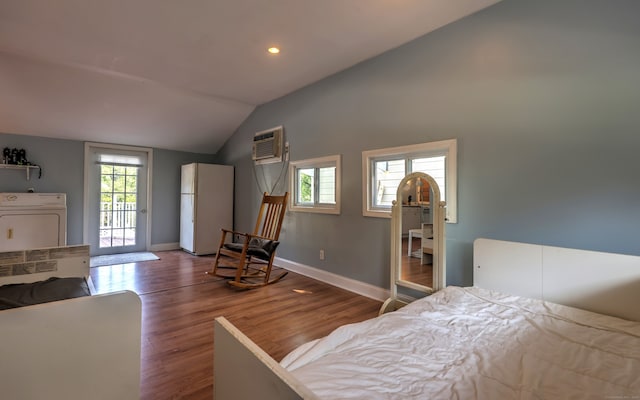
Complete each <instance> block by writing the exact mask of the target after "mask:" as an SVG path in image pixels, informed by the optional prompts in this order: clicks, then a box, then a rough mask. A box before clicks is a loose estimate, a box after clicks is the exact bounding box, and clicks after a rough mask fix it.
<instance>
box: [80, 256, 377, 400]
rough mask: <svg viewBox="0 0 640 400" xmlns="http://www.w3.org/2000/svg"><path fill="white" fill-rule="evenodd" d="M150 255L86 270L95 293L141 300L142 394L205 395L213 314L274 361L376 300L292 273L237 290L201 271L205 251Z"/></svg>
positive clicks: (365, 315) (206, 265) (368, 313)
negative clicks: (133, 294) (120, 294)
mask: <svg viewBox="0 0 640 400" xmlns="http://www.w3.org/2000/svg"><path fill="white" fill-rule="evenodd" d="M155 254H156V255H157V256H158V257H160V260H156V261H144V262H138V263H131V264H123V265H114V266H105V267H96V268H92V269H91V278H92V280H93V284H94V286H95V288H96V290H97V292H98V293H106V292H111V291H117V290H132V291H134V292H136V293H137V294H138V295H139V296H140V298H141V299H142V348H141V350H142V356H141V389H140V392H141V398H142V399H149V400H151V399H154V400H156V399H208V400H209V399H211V398H212V396H213V341H214V337H213V320H214V318H216V317H218V316H225V317H226V318H227V319H228V320H229V321H230V322H231V323H233V324H234V325H235V326H237V327H238V328H239V329H240V330H242V331H243V332H244V333H245V334H246V335H247V336H248V337H249V338H251V339H252V340H253V341H254V342H255V343H256V344H257V345H258V346H260V347H261V348H262V349H264V350H265V351H266V352H267V353H268V354H269V355H271V356H272V357H273V358H275V359H276V360H278V361H279V360H281V359H282V357H284V356H285V355H286V354H287V353H289V352H290V351H291V350H293V349H294V348H296V347H297V346H299V345H301V344H302V343H305V342H307V341H309V340H313V339H316V338H319V337H322V336H325V335H327V334H329V333H330V332H331V331H332V330H333V329H335V328H337V327H338V326H340V325H344V324H348V323H352V322H358V321H362V320H365V319H369V318H372V317H374V316H376V315H377V313H378V310H379V308H380V305H381V303H380V302H378V301H375V300H372V299H369V298H367V297H363V296H359V295H356V294H354V293H351V292H348V291H346V290H342V289H339V288H336V287H333V286H331V285H327V284H325V283H322V282H319V281H316V280H314V279H310V278H307V277H304V276H302V275H298V274H295V273H293V272H289V274H288V275H287V276H285V277H284V278H283V279H282V280H280V281H279V282H277V283H275V284H272V285H269V286H266V287H262V288H259V289H252V290H245V291H239V290H237V289H234V288H231V287H230V286H229V285H227V284H226V282H225V280H224V279H221V278H217V277H212V276H209V275H205V271H208V270H209V269H211V265H212V261H213V257H210V256H200V257H196V256H192V255H190V254H187V253H185V252H182V251H163V252H155ZM116 368H117V367H116ZM247 382H248V384H250V377H248V380H247Z"/></svg>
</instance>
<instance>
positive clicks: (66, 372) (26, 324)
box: [0, 246, 142, 400]
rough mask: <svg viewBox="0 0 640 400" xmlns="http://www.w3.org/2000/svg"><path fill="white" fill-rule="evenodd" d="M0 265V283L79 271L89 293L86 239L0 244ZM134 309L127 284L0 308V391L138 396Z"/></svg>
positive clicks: (33, 395)
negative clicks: (3, 248) (20, 247)
mask: <svg viewBox="0 0 640 400" xmlns="http://www.w3.org/2000/svg"><path fill="white" fill-rule="evenodd" d="M26 252H32V254H31V256H38V259H39V261H38V262H42V260H44V259H45V258H46V257H51V258H46V260H45V261H44V262H45V264H42V268H40V267H36V266H34V265H30V264H29V263H31V261H25V259H22V261H20V260H21V258H20V257H23V256H25V254H26ZM34 252H38V253H34ZM9 253H11V254H9ZM19 253H23V254H22V255H21V254H19ZM27 258H29V256H27ZM32 258H33V257H32ZM53 261H55V266H53ZM33 262H34V263H35V262H36V261H33ZM47 263H48V264H47ZM16 265H17V266H16ZM47 265H48V266H47ZM14 266H15V268H14ZM38 269H44V270H45V271H42V272H38ZM11 270H14V271H18V273H17V274H10V272H11ZM0 271H3V272H4V274H3V275H5V276H2V277H0V285H4V284H9V283H29V282H35V281H40V280H46V279H48V278H49V277H79V276H83V277H85V278H87V283H88V284H89V287H90V290H91V291H92V293H94V289H93V285H91V280H90V279H89V251H88V246H63V247H56V248H50V249H38V250H26V251H23V252H3V253H0ZM141 316H142V306H141V302H140V299H139V297H138V296H137V295H136V294H135V293H133V292H129V291H124V292H116V293H109V294H104V295H94V296H87V297H79V298H75V299H69V300H63V301H55V302H51V303H44V304H38V305H33V306H27V307H20V308H14V309H9V310H3V311H0V339H1V340H0V355H1V360H0V377H1V381H2V384H1V385H0V397H2V398H7V399H55V400H58V399H59V400H63V399H64V400H69V399H87V398H91V399H105V400H106V399H132V400H133V399H139V398H140V337H141V336H140V334H141Z"/></svg>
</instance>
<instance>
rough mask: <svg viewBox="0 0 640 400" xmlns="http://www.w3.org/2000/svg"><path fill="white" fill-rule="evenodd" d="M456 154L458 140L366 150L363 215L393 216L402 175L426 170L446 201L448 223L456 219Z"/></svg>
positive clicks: (364, 159)
mask: <svg viewBox="0 0 640 400" xmlns="http://www.w3.org/2000/svg"><path fill="white" fill-rule="evenodd" d="M456 153H457V140H456V139H451V140H443V141H440V142H429V143H422V144H417V145H411V146H401V147H392V148H386V149H378V150H369V151H363V152H362V164H363V165H362V175H363V176H362V180H363V189H362V190H363V205H362V210H363V211H362V213H363V215H365V216H370V217H387V218H388V217H390V211H391V205H392V202H393V201H394V200H395V199H396V191H397V189H398V184H400V181H401V180H402V178H404V177H405V175H407V174H410V173H412V172H424V173H426V174H429V175H431V177H433V179H435V181H436V182H437V183H438V187H439V188H440V197H441V200H444V201H446V202H447V208H446V212H447V214H446V219H447V222H456V221H457V193H456V181H457V172H456Z"/></svg>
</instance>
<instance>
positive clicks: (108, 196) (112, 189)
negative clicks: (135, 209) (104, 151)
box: [100, 165, 138, 204]
mask: <svg viewBox="0 0 640 400" xmlns="http://www.w3.org/2000/svg"><path fill="white" fill-rule="evenodd" d="M100 179H101V185H100V201H101V202H102V203H114V204H115V203H125V202H126V203H134V204H135V203H136V197H137V191H138V168H137V167H121V166H111V165H102V166H101V170H100Z"/></svg>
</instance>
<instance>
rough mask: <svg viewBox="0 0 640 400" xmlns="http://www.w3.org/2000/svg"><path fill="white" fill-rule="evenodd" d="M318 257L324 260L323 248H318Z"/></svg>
mask: <svg viewBox="0 0 640 400" xmlns="http://www.w3.org/2000/svg"><path fill="white" fill-rule="evenodd" d="M320 259H321V260H324V249H321V250H320Z"/></svg>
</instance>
